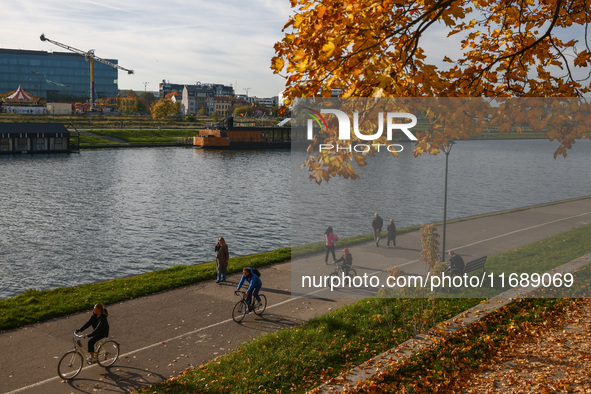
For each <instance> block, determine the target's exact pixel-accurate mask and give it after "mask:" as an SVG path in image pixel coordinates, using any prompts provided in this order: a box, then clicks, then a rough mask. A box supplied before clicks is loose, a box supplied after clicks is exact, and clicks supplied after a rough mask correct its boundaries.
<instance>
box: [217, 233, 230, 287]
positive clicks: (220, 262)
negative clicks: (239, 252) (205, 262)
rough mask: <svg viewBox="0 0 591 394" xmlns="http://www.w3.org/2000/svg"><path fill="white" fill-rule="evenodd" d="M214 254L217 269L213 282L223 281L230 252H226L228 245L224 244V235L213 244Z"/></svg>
mask: <svg viewBox="0 0 591 394" xmlns="http://www.w3.org/2000/svg"><path fill="white" fill-rule="evenodd" d="M215 254H216V256H215V262H216V265H217V269H218V278H217V280H216V281H215V283H220V282H225V281H226V270H227V269H228V261H229V260H230V253H229V252H228V245H227V244H226V240H224V237H220V238H219V239H218V243H217V244H216V245H215Z"/></svg>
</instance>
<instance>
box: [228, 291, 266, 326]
mask: <svg viewBox="0 0 591 394" xmlns="http://www.w3.org/2000/svg"><path fill="white" fill-rule="evenodd" d="M234 293H235V294H236V295H239V294H238V293H241V294H245V292H244V291H237V292H234ZM259 297H260V299H261V300H260V301H257V300H256V299H254V297H253V303H254V306H253V307H252V308H250V309H249V305H248V303H247V302H246V298H244V296H242V299H241V300H240V301H238V302H237V303H236V305H234V309H233V310H232V319H234V321H235V322H236V323H240V322H241V321H242V319H244V316H246V314H247V313H248V312H250V311H251V310H252V311H253V312H254V313H255V314H256V315H257V316H260V315H262V314H263V312H264V311H265V309H267V297H266V296H265V295H264V294H261V293H259Z"/></svg>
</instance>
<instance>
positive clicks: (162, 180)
mask: <svg viewBox="0 0 591 394" xmlns="http://www.w3.org/2000/svg"><path fill="white" fill-rule="evenodd" d="M555 148H556V146H555V145H554V144H552V143H550V142H547V141H467V142H459V143H457V144H456V145H455V146H454V147H453V149H452V152H451V153H450V155H449V183H448V184H449V192H448V193H449V194H448V219H452V218H457V217H464V216H469V215H474V214H479V213H486V212H492V211H498V210H503V209H508V208H514V207H521V206H527V205H532V204H537V203H543V202H549V201H556V200H562V199H568V198H573V197H579V196H586V195H590V194H591V171H590V170H589V168H590V167H591V166H590V164H591V160H590V158H591V142H589V141H581V142H578V143H577V144H575V147H574V149H573V150H572V151H570V152H569V156H568V157H567V159H562V158H559V159H557V160H554V159H553V158H552V153H553V151H554V149H555ZM411 149H412V148H411V146H410V145H409V146H405V150H404V151H403V152H402V153H401V154H400V157H399V158H392V157H388V156H387V155H381V156H377V157H375V158H374V159H372V160H371V161H370V164H369V165H368V166H366V167H363V168H362V169H360V171H359V173H360V175H361V179H359V180H356V181H345V180H342V179H334V180H331V181H330V182H328V183H326V184H325V183H323V184H322V185H316V184H315V183H313V182H310V181H309V180H308V179H307V176H308V175H307V173H306V172H305V171H304V170H300V169H299V164H300V163H301V161H302V160H303V155H302V153H299V152H296V151H294V152H291V151H289V150H273V151H204V150H194V149H187V148H146V149H105V150H88V151H82V152H81V153H80V154H71V155H51V156H50V155H32V156H29V155H22V156H7V157H0V168H1V173H2V176H1V177H0V207H1V209H0V223H1V224H2V229H1V230H0V273H1V275H0V298H6V297H11V296H14V295H16V294H20V293H22V292H23V291H25V290H27V289H29V288H36V289H47V288H56V287H61V286H72V285H78V284H83V283H89V282H94V281H99V280H105V279H110V278H116V277H123V276H128V275H135V274H139V273H143V272H148V271H153V270H157V269H162V268H166V267H170V266H173V265H178V264H196V263H202V262H207V261H212V260H214V259H215V256H214V252H213V248H214V245H215V243H216V241H217V237H218V236H224V237H225V238H226V240H227V242H228V244H229V248H230V255H231V256H236V255H246V254H251V253H256V252H262V251H267V250H271V249H275V248H278V247H282V246H289V245H291V244H294V243H302V242H310V241H319V240H322V239H323V233H324V230H325V228H326V226H327V225H332V226H334V227H335V230H338V234H339V236H348V235H355V234H361V233H369V232H370V231H371V229H370V227H369V223H370V222H371V216H372V215H373V212H376V211H377V212H380V213H381V215H382V217H383V218H384V219H389V218H390V217H393V218H395V219H396V222H397V225H398V227H405V226H409V225H415V224H421V223H427V222H432V221H440V220H441V219H442V215H443V190H444V170H445V156H444V155H443V154H440V155H437V156H426V157H419V158H413V157H412V153H411Z"/></svg>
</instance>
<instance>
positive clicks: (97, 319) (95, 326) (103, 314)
mask: <svg viewBox="0 0 591 394" xmlns="http://www.w3.org/2000/svg"><path fill="white" fill-rule="evenodd" d="M108 315H109V312H107V308H105V306H104V305H103V304H96V305H95V306H94V308H93V314H92V316H91V317H90V319H89V320H88V321H87V322H86V324H84V325H83V326H82V327H81V328H80V329H78V330H76V333H79V332H82V331H84V330H86V329H87V328H88V327H90V326H92V332H91V333H90V334H88V335H87V337H90V339H89V340H88V352H89V353H90V357H89V358H88V359H87V361H88V362H94V345H95V344H96V343H97V342H98V341H99V340H101V339H103V338H106V337H108V336H109V321H108V320H107V316H108Z"/></svg>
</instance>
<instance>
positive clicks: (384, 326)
mask: <svg viewBox="0 0 591 394" xmlns="http://www.w3.org/2000/svg"><path fill="white" fill-rule="evenodd" d="M590 236H591V225H586V226H582V227H578V228H574V229H571V230H569V231H566V232H564V233H561V234H557V235H555V236H552V237H550V238H547V239H544V240H542V241H539V242H536V243H533V244H530V245H527V246H523V247H520V248H518V249H515V250H513V251H510V252H506V253H502V254H499V255H496V256H491V257H489V260H488V262H487V272H488V271H489V270H491V271H493V272H500V271H501V270H503V269H505V268H506V267H510V268H511V272H532V270H533V271H534V272H543V271H544V270H546V269H549V268H552V267H556V266H559V265H561V264H563V263H565V262H568V261H571V260H573V259H575V258H577V257H580V256H583V255H586V254H588V253H591V244H590V243H589V242H588V239H589V237H590ZM590 273H591V270H590V269H586V276H585V278H586V279H585V282H584V285H585V286H587V288H588V286H589V283H588V278H589V274H590ZM577 283H578V282H577ZM480 301H481V299H474V298H461V299H458V298H454V299H395V298H373V299H366V300H362V301H359V302H357V303H355V304H353V305H349V306H346V307H343V308H341V309H339V310H336V311H333V312H331V313H329V314H326V315H323V316H319V317H317V318H314V319H313V320H311V321H309V322H307V323H304V324H302V325H300V326H298V327H294V328H291V329H286V330H282V331H279V332H276V333H270V334H266V335H263V336H261V337H259V338H257V339H255V340H253V341H251V342H249V343H246V344H244V345H242V346H240V347H239V348H238V349H236V350H234V351H232V352H231V353H229V354H228V355H225V356H222V357H219V358H217V359H216V360H214V361H212V362H210V363H208V364H206V365H202V366H200V367H198V368H196V369H194V370H188V371H186V372H185V374H184V375H183V376H180V377H178V378H174V379H171V380H168V381H166V382H164V383H162V384H158V385H155V386H153V387H150V388H145V389H142V390H140V392H141V393H165V392H178V393H180V392H183V393H184V392H195V393H197V392H199V393H202V392H211V393H256V392H269V393H270V392H273V393H274V392H289V391H297V392H303V391H304V390H310V389H312V388H314V387H317V386H318V385H320V384H321V383H322V382H323V381H325V380H327V379H330V378H332V377H334V376H337V375H339V373H340V372H341V371H344V370H348V369H350V368H351V367H353V366H355V365H358V364H360V363H362V362H364V361H366V360H367V359H369V358H371V357H373V356H375V355H377V354H380V353H381V352H383V351H385V350H387V349H389V348H391V347H393V346H395V345H397V344H399V343H402V342H404V341H406V340H407V339H409V338H411V337H413V336H414V335H415V334H416V333H415V327H416V326H417V324H418V325H422V326H423V327H426V328H429V327H431V326H434V325H436V324H438V323H439V322H442V321H444V320H446V319H448V318H451V317H453V316H455V315H456V314H458V313H460V312H462V311H464V310H466V309H468V308H469V307H471V306H474V305H476V304H477V303H478V302H480ZM567 305H568V301H564V300H562V299H534V300H525V301H522V302H519V303H516V304H515V305H511V306H509V307H507V308H505V309H503V310H501V311H499V312H498V313H495V314H493V315H492V317H490V318H487V321H485V323H483V324H480V325H476V326H477V327H476V329H472V328H471V329H470V330H473V332H475V333H478V332H479V331H478V329H480V330H483V327H484V328H486V329H487V330H486V332H494V335H493V337H492V339H491V340H490V341H480V340H479V339H480V338H481V337H479V336H478V335H477V334H472V335H468V336H463V337H461V338H462V340H465V341H466V342H465V344H463V342H462V343H460V342H457V341H456V340H453V341H452V342H451V343H453V344H455V345H457V346H465V348H462V349H457V348H456V347H455V346H454V347H453V348H449V347H446V348H445V351H446V352H447V353H446V357H447V358H445V359H444V361H442V362H440V360H439V358H438V354H440V353H438V351H439V350H441V348H438V349H432V350H430V351H428V352H426V353H424V354H420V355H417V356H416V357H415V358H413V360H411V361H410V363H409V364H408V370H409V371H410V372H412V373H414V375H413V377H414V379H411V380H409V381H405V382H406V383H408V384H416V381H417V380H419V381H420V379H421V377H422V376H428V377H429V379H436V378H437V379H441V380H442V381H445V380H446V377H445V373H449V372H450V371H453V370H454V366H455V365H456V363H457V362H456V359H457V355H456V353H458V352H462V353H461V354H462V356H463V358H462V359H461V362H462V365H463V367H464V368H469V367H477V366H478V365H479V364H480V363H481V361H482V360H483V359H485V358H486V357H489V356H490V354H491V352H494V351H495V350H494V349H495V347H494V346H493V345H494V344H495V343H500V341H501V340H502V338H503V335H504V334H503V333H506V332H507V331H508V330H509V331H510V330H515V329H523V330H527V328H528V327H529V325H530V324H535V323H537V322H542V321H544V319H545V318H546V317H547V315H546V314H547V313H560V310H562V309H563V308H565V307H566V306H567ZM420 310H422V311H423V313H422V314H419V313H418V311H420ZM488 324H489V325H490V326H487V325H488ZM488 330H490V331H488ZM470 332H472V331H470ZM417 357H418V358H417ZM417 360H428V361H429V363H430V364H428V365H423V362H422V361H417ZM417 371H418V372H417ZM394 376H395V379H398V377H399V376H398V374H394ZM402 376H404V375H402ZM384 384H385V383H384ZM423 388H425V387H423ZM394 391H395V390H394Z"/></svg>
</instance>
